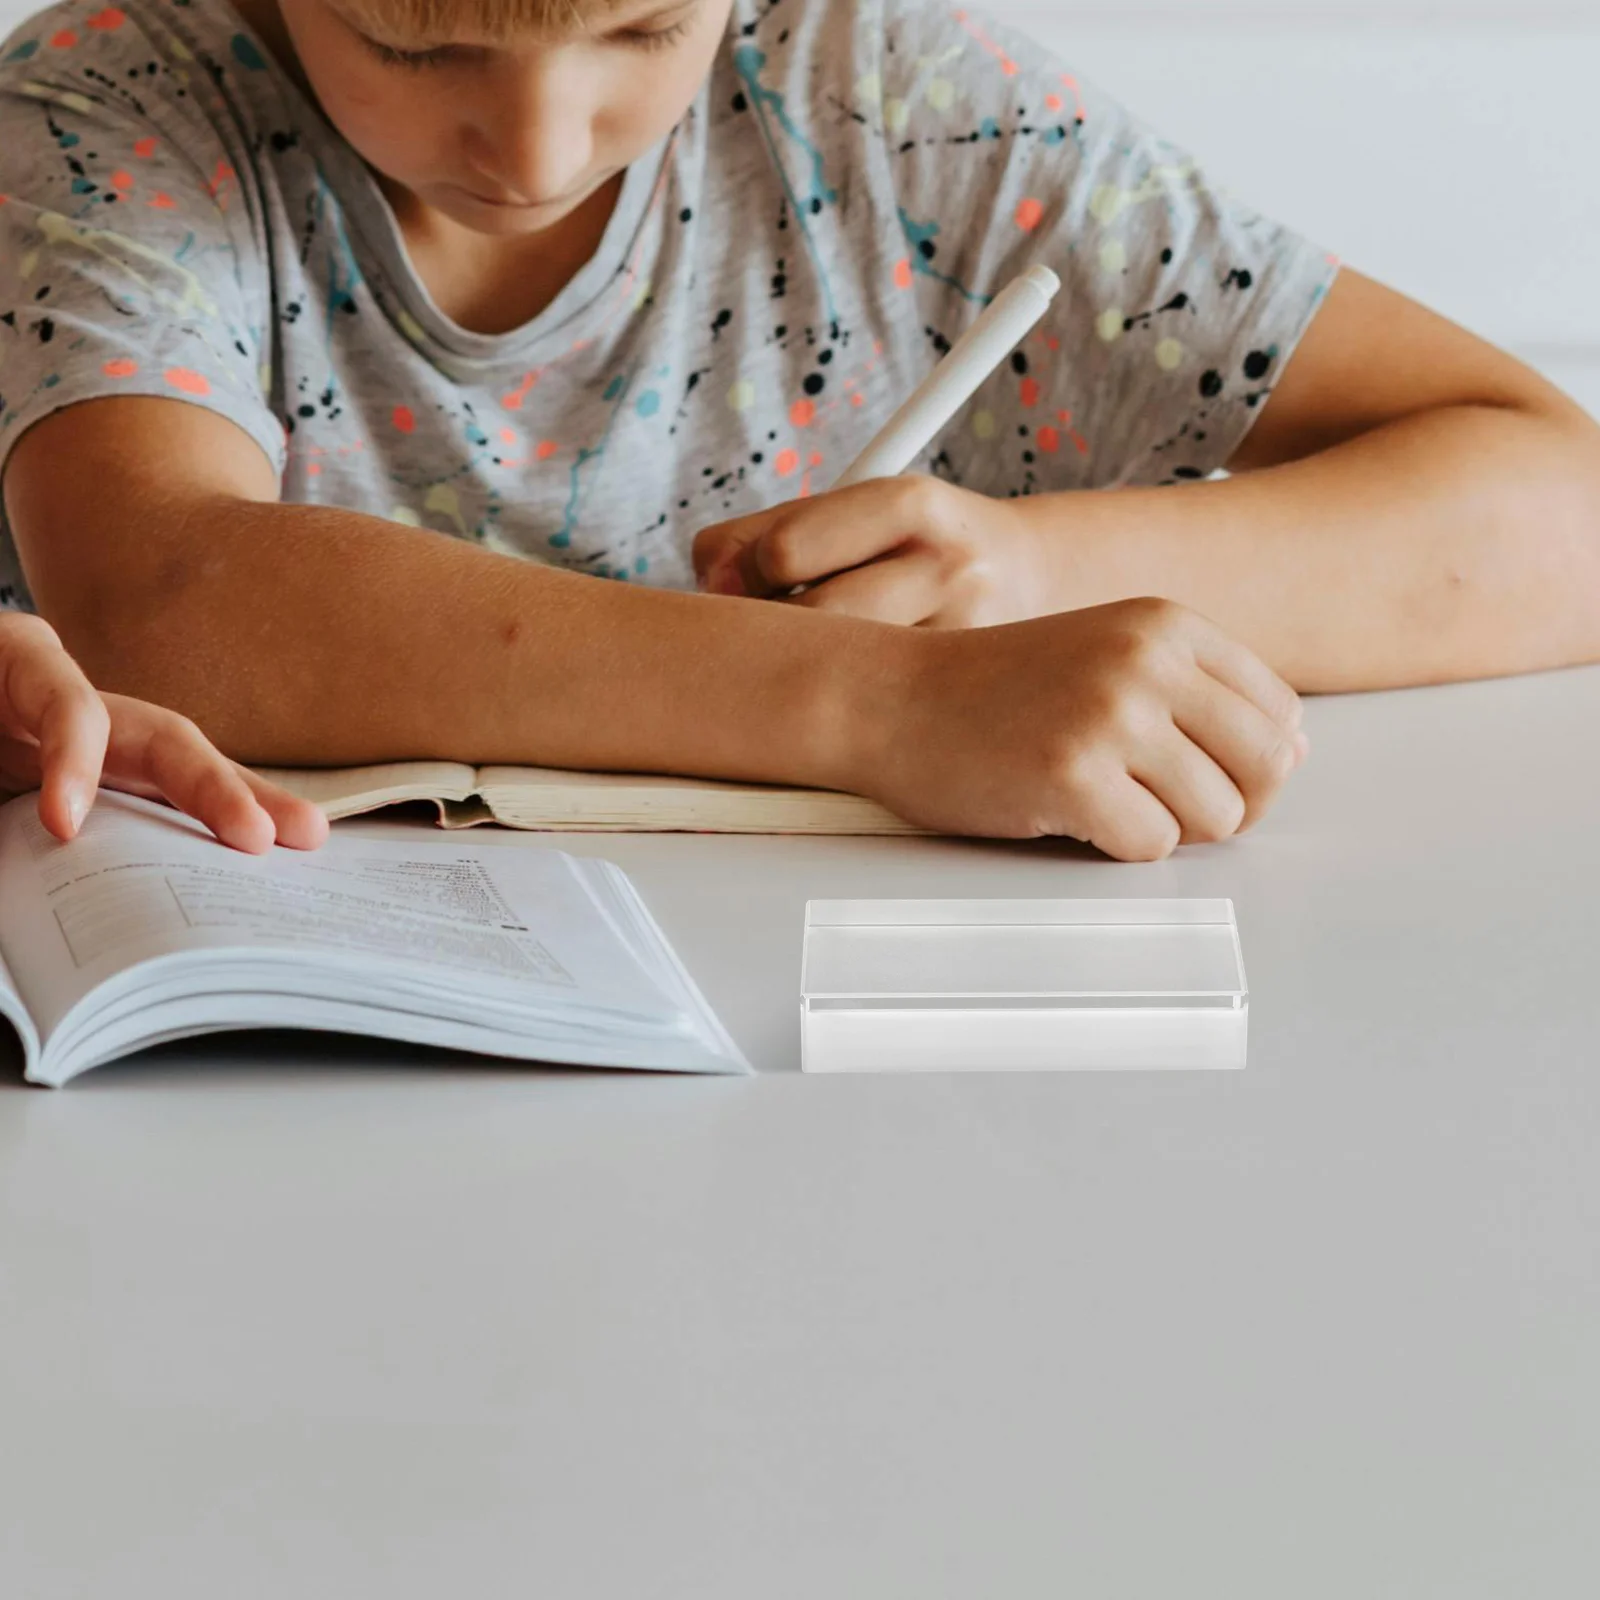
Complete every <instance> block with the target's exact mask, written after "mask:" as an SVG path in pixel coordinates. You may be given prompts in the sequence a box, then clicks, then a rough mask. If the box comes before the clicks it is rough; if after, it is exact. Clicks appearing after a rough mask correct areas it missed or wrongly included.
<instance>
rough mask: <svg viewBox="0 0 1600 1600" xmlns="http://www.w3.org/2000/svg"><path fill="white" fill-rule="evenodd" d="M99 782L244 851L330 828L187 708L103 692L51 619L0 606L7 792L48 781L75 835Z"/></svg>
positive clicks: (46, 790) (57, 829) (47, 819)
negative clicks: (168, 808) (165, 808)
mask: <svg viewBox="0 0 1600 1600" xmlns="http://www.w3.org/2000/svg"><path fill="white" fill-rule="evenodd" d="M101 784H103V785H105V787H106V788H108V789H122V790H125V791H126V792H127V793H129V794H139V795H145V796H147V797H149V798H151V799H157V800H165V801H167V802H168V803H169V804H170V805H174V806H176V807H177V808H178V809H179V810H180V811H187V812H188V813H189V815H190V816H192V817H196V818H198V819H199V820H200V821H201V822H203V823H205V825H206V826H207V827H208V828H210V829H211V831H212V832H213V833H214V834H216V836H217V837H218V838H219V839H221V840H222V841H223V843H224V844H230V845H232V846H233V847H234V848H235V849H236V850H248V851H251V852H253V853H258V852H260V851H263V850H266V849H268V848H269V847H270V846H271V845H272V844H273V843H274V842H276V843H278V844H283V845H289V846H291V847H293V848H295V849H298V850H315V849H316V848H317V846H318V845H320V844H321V843H322V842H323V840H325V839H326V838H327V837H328V822H327V818H326V817H324V816H323V814H322V812H321V811H319V810H318V809H317V807H316V806H314V805H312V804H311V802H310V801H309V800H302V799H300V798H299V797H298V796H296V795H292V794H290V793H289V792H288V791H287V790H285V789H280V788H279V787H278V786H277V785H276V784H275V783H269V782H268V781H267V780H266V779H265V778H262V777H258V776H257V775H256V774H255V773H253V772H251V771H250V770H249V769H248V768H247V767H241V766H238V765H237V764H235V763H234V762H232V761H230V760H228V758H227V757H226V756H225V755H223V754H222V752H221V751H219V750H218V749H217V748H216V746H215V745H213V744H212V743H211V742H210V740H208V739H207V738H206V737H205V735H204V734H202V733H201V732H200V730H199V729H198V728H197V727H195V725H194V724H193V723H192V722H190V721H189V720H188V719H187V718H186V717H180V716H179V715H178V714H177V713H176V712H174V711H167V710H164V709H163V708H162V707H160V706H153V705H148V704H147V703H146V702H145V701H143V700H130V699H128V698H127V696H125V695H120V694H98V693H96V692H95V689H94V687H93V686H92V685H91V684H90V682H89V680H88V679H87V678H86V677H84V675H83V672H82V670H81V669H80V668H79V666H78V664H77V663H76V662H75V661H74V660H73V659H72V657H71V656H69V655H68V654H67V652H66V651H65V650H64V649H63V648H62V646H61V641H60V639H58V638H57V637H56V632H55V629H54V628H52V627H51V626H50V624H49V623H47V622H45V621H44V620H43V618H41V617H33V616H25V615H23V614H21V613H18V612H7V613H3V614H0V794H3V793H7V792H21V791H25V790H28V789H33V788H38V789H39V790H40V795H39V816H40V818H41V820H42V821H43V822H44V825H45V826H46V827H47V828H48V829H49V830H50V831H51V832H52V833H53V834H54V835H55V836H56V837H57V838H58V839H71V838H72V837H73V836H74V835H75V834H76V833H77V832H78V829H79V828H80V827H81V826H82V825H83V819H84V817H85V816H86V815H87V813H88V811H89V807H90V806H91V805H93V803H94V797H95V791H96V788H97V787H98V786H99V785H101Z"/></svg>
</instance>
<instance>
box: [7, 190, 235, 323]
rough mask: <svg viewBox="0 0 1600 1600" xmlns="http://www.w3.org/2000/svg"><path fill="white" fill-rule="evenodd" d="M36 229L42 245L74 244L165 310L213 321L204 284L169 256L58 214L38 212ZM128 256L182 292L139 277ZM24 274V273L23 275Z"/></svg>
mask: <svg viewBox="0 0 1600 1600" xmlns="http://www.w3.org/2000/svg"><path fill="white" fill-rule="evenodd" d="M37 226H38V229H39V232H40V233H41V234H42V235H43V236H44V241H45V243H46V244H48V245H52V246H55V247H58V248H59V247H61V246H63V245H75V246H76V247H77V248H78V249H80V250H87V251H88V252H89V254H90V255H93V256H99V257H100V258H101V260H103V261H109V262H111V263H113V264H114V265H115V266H116V267H118V268H119V269H120V270H121V271H123V272H125V273H127V274H128V276H129V277H131V278H133V279H134V280H135V281H136V282H138V283H139V284H141V285H142V286H143V287H144V288H145V289H147V290H148V291H149V293H150V295H151V297H152V298H153V299H155V300H157V301H159V302H160V303H161V304H162V305H163V306H165V307H166V308H167V310H169V311H199V312H202V313H203V314H204V315H206V316H208V317H213V318H214V317H216V316H217V314H218V313H217V307H216V304H215V302H214V301H213V300H212V298H211V296H210V295H208V294H207V293H206V291H205V287H204V285H202V283H201V282H200V280H199V278H197V277H196V276H195V275H194V273H192V272H191V271H190V270H189V269H188V268H187V267H185V266H182V265H180V264H179V263H178V262H176V261H174V260H173V259H172V258H171V257H170V256H165V255H162V254H161V253H160V252H159V251H156V250H152V249H151V248H150V247H149V246H148V245H144V244H140V243H139V241H138V240H137V239H130V238H129V237H128V236H127V235H126V234H123V233H113V232H111V231H110V230H109V229H106V228H86V227H84V226H83V225H82V224H81V223H77V222H74V221H72V219H71V218H70V217H64V216H62V215H61V213H60V212H59V211H41V212H40V213H39V216H38V223H37ZM130 256H131V257H134V258H135V259H137V260H143V261H149V262H152V263H154V265H155V266H156V267H158V268H159V269H160V270H161V271H162V272H163V273H171V274H173V275H174V276H175V277H176V278H177V279H178V280H179V282H180V283H182V285H183V293H182V294H181V295H175V294H171V293H169V292H168V291H167V290H166V289H164V288H162V286H161V285H160V284H159V283H155V282H152V281H151V280H150V279H149V278H145V277H142V276H141V275H140V274H139V273H138V272H136V271H135V270H134V268H133V267H132V266H130V265H129V261H128V258H129V257H130ZM27 275H28V274H27V272H26V271H25V272H24V273H23V276H24V277H26V276H27Z"/></svg>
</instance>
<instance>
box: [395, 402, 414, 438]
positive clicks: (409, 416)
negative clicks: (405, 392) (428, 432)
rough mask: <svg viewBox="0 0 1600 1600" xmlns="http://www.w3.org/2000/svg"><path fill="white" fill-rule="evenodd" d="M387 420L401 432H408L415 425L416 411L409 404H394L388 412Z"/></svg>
mask: <svg viewBox="0 0 1600 1600" xmlns="http://www.w3.org/2000/svg"><path fill="white" fill-rule="evenodd" d="M389 420H390V421H391V422H392V423H393V424H394V425H395V427H397V428H398V429H399V430H400V431H401V433H410V432H411V431H412V430H413V429H414V428H415V427H416V425H417V416H416V413H415V412H414V411H413V410H412V409H411V407H410V406H396V407H395V408H394V410H393V411H391V412H390V413H389Z"/></svg>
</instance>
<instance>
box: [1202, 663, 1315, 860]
mask: <svg viewBox="0 0 1600 1600" xmlns="http://www.w3.org/2000/svg"><path fill="white" fill-rule="evenodd" d="M1173 721H1174V722H1175V723H1176V724H1177V726H1178V728H1179V729H1180V730H1181V731H1182V732H1183V733H1184V734H1186V735H1187V736H1188V738H1189V739H1190V740H1192V741H1193V742H1194V744H1196V745H1198V746H1199V747H1200V749H1202V750H1204V751H1205V752H1206V753H1207V754H1208V755H1209V756H1210V757H1211V759H1212V760H1213V761H1214V762H1215V763H1216V764H1217V766H1219V767H1220V768H1221V769H1222V771H1223V772H1224V773H1226V774H1227V776H1228V778H1229V779H1230V780H1231V781H1232V783H1233V785H1234V787H1235V788H1236V789H1237V790H1238V792H1239V794H1240V795H1241V796H1242V797H1243V800H1244V815H1243V816H1242V817H1241V818H1240V820H1239V823H1238V825H1237V827H1236V828H1235V830H1234V831H1235V832H1239V831H1242V830H1243V829H1245V828H1248V827H1251V826H1252V825H1253V824H1254V823H1255V822H1256V821H1257V820H1259V818H1260V817H1261V816H1262V815H1263V813H1265V811H1266V810H1267V808H1268V807H1269V806H1270V805H1271V804H1272V802H1273V801H1274V800H1275V799H1276V798H1277V796H1278V792H1279V791H1280V790H1281V789H1282V788H1283V786H1284V784H1285V783H1286V782H1287V781H1288V779H1289V775H1290V774H1291V773H1292V772H1293V771H1294V770H1295V768H1296V767H1297V766H1299V764H1300V762H1301V761H1302V760H1303V759H1304V755H1305V751H1306V749H1307V748H1308V746H1307V742H1306V737H1305V732H1304V730H1303V729H1296V730H1295V731H1293V732H1289V731H1288V730H1286V729H1285V728H1284V727H1283V725H1282V724H1281V723H1279V722H1275V721H1273V719H1272V718H1271V717H1269V716H1268V715H1267V714H1266V712H1264V711H1263V710H1262V709H1261V708H1260V707H1259V706H1258V705H1256V704H1255V702H1254V701H1251V700H1247V699H1246V698H1245V697H1244V696H1243V695H1240V694H1236V693H1235V692H1234V691H1233V690H1232V689H1229V688H1226V687H1224V686H1223V684H1221V683H1220V682H1218V680H1217V679H1215V678H1213V677H1211V676H1209V675H1207V674H1205V673H1200V674H1197V675H1196V677H1195V679H1194V681H1193V683H1192V684H1191V685H1190V686H1189V688H1188V689H1187V690H1186V692H1185V693H1184V694H1183V696H1182V697H1181V699H1180V700H1179V701H1178V702H1177V703H1176V704H1175V705H1174V707H1173Z"/></svg>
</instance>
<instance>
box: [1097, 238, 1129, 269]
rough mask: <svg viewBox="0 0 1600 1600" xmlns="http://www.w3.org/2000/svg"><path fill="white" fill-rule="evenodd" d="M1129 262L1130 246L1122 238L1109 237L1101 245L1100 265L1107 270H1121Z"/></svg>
mask: <svg viewBox="0 0 1600 1600" xmlns="http://www.w3.org/2000/svg"><path fill="white" fill-rule="evenodd" d="M1127 264H1128V247H1127V245H1125V244H1124V243H1123V242H1122V241H1121V240H1120V239H1107V240H1106V242H1105V243H1104V244H1103V245H1101V246H1100V265H1101V266H1102V267H1103V268H1104V269H1105V270H1106V271H1107V272H1121V271H1122V269H1123V268H1124V267H1126V266H1127Z"/></svg>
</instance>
